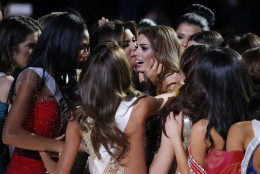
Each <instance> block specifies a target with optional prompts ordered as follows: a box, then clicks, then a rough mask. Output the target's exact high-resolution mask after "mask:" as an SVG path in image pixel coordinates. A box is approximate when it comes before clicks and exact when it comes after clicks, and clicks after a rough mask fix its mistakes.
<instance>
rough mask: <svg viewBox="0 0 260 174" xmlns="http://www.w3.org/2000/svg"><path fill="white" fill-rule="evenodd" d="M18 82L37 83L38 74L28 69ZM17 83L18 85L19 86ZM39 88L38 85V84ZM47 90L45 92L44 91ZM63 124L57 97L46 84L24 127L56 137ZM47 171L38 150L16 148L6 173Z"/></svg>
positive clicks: (31, 173) (28, 173)
mask: <svg viewBox="0 0 260 174" xmlns="http://www.w3.org/2000/svg"><path fill="white" fill-rule="evenodd" d="M20 76H22V77H19V79H18V80H19V81H17V83H18V84H19V83H20V84H22V83H32V84H37V82H36V81H37V78H39V76H38V77H37V74H36V73H35V72H33V71H32V70H27V71H25V72H23V73H22V75H20ZM17 83H16V86H17ZM36 88H37V85H36ZM44 91H45V92H44ZM60 126H61V117H60V107H59V104H58V102H57V101H56V100H55V98H54V97H53V96H52V95H50V92H49V90H48V89H47V87H46V86H44V87H43V89H42V90H41V91H40V92H37V93H36V94H35V97H34V100H33V101H32V103H31V104H30V107H29V111H28V115H27V117H26V120H25V122H24V125H23V128H24V129H25V130H27V131H29V132H31V133H33V134H35V135H39V136H43V137H47V138H52V139H53V138H56V137H57V136H58V133H59V130H60ZM41 173H46V169H45V167H44V164H43V162H42V160H41V158H40V155H39V152H38V151H32V150H25V149H21V148H17V147H16V148H15V150H14V153H13V156H12V158H11V160H10V163H9V165H8V168H7V170H6V174H41Z"/></svg>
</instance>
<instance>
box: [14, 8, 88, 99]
mask: <svg viewBox="0 0 260 174" xmlns="http://www.w3.org/2000/svg"><path fill="white" fill-rule="evenodd" d="M86 29H87V25H86V22H85V20H84V19H83V18H82V17H81V16H79V15H76V14H73V13H65V14H61V15H59V16H57V17H55V18H54V19H53V20H51V21H50V22H49V23H48V24H47V25H46V27H45V29H44V31H43V32H42V34H41V36H40V38H39V40H38V43H37V44H36V47H35V49H34V51H33V53H32V60H31V62H30V63H29V64H28V65H27V66H26V67H25V68H24V69H26V68H28V67H41V68H43V70H44V71H46V70H47V71H49V72H50V71H51V72H52V74H53V78H54V79H55V81H56V83H57V85H58V86H59V89H60V90H61V92H62V94H63V96H64V97H66V96H67V95H69V94H70V93H71V92H73V91H74V89H75V88H76V84H77V83H76V82H77V77H76V64H77V61H78V54H79V47H80V42H81V39H82V36H83V32H84V30H86ZM16 80H17V78H15V80H14V82H13V84H12V87H11V90H10V94H9V101H10V102H11V103H12V96H13V94H14V84H15V82H16ZM43 80H45V79H43ZM42 84H43V83H42Z"/></svg>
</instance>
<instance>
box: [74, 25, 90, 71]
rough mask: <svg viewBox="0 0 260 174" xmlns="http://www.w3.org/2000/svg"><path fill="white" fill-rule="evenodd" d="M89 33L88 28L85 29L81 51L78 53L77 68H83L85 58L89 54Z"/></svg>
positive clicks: (80, 46)
mask: <svg viewBox="0 0 260 174" xmlns="http://www.w3.org/2000/svg"><path fill="white" fill-rule="evenodd" d="M88 48H89V33H88V30H84V32H83V36H82V39H81V42H80V45H79V53H78V65H77V68H79V69H81V67H82V65H83V63H84V61H85V59H86V58H87V57H88V55H89V50H88Z"/></svg>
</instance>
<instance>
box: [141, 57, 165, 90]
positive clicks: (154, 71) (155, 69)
mask: <svg viewBox="0 0 260 174" xmlns="http://www.w3.org/2000/svg"><path fill="white" fill-rule="evenodd" d="M163 69H164V68H163V65H162V64H161V63H159V62H158V61H157V60H155V59H151V61H150V66H147V68H146V69H145V70H144V74H145V75H146V76H147V77H148V78H149V79H150V80H151V82H152V83H153V84H154V85H156V83H157V81H158V78H157V77H158V75H159V74H161V73H162V71H163Z"/></svg>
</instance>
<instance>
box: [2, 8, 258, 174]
mask: <svg viewBox="0 0 260 174" xmlns="http://www.w3.org/2000/svg"><path fill="white" fill-rule="evenodd" d="M188 9H189V12H188V13H186V14H184V15H182V16H180V17H179V19H178V22H177V26H176V27H175V28H172V27H171V26H166V25H160V24H157V23H156V22H154V21H152V20H150V19H142V20H140V21H139V22H138V23H137V22H135V21H122V20H110V19H106V18H104V17H103V18H102V19H100V20H99V21H97V22H98V27H97V28H96V29H95V31H93V33H89V31H88V28H87V24H86V21H85V20H84V19H83V18H82V17H81V15H80V14H79V13H77V12H75V11H73V12H53V13H51V14H47V15H45V16H42V17H41V18H39V19H38V20H35V19H32V18H30V17H25V16H10V17H4V16H3V19H1V21H0V132H1V136H0V137H1V142H0V173H6V174H42V173H51V174H56V173H62V174H65V173H70V172H71V170H72V168H73V166H74V165H75V159H76V157H77V154H78V152H83V153H84V155H85V156H88V160H87V162H86V163H84V170H83V171H81V173H91V174H102V173H104V174H123V173H125V174H139V173H140V174H145V173H151V174H173V173H174V174H177V173H181V174H188V173H196V174H197V173H198V174H201V173H202V174H206V173H209V174H220V173H222V174H230V173H234V174H239V173H243V174H244V173H260V147H259V144H260V90H259V88H260V38H259V37H258V36H257V35H256V34H253V33H243V34H240V35H232V36H230V37H226V38H223V37H222V35H221V34H220V33H219V32H217V31H214V30H212V29H213V28H214V22H215V16H214V13H213V12H212V11H211V10H210V9H209V8H207V7H205V6H203V5H200V4H193V5H191V6H190V7H189V8H188ZM1 16H2V15H0V17H1ZM76 160H77V159H76Z"/></svg>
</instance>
